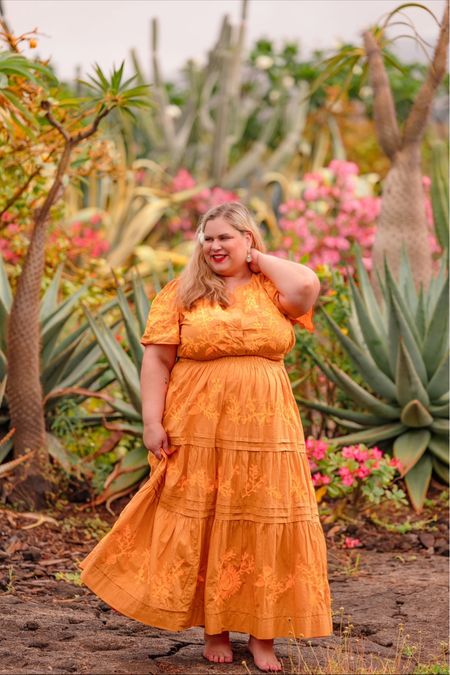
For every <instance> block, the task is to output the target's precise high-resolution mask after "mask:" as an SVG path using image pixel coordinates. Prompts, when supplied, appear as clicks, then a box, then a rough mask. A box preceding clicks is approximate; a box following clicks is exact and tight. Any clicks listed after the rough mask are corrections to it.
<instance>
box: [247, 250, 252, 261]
mask: <svg viewBox="0 0 450 675" xmlns="http://www.w3.org/2000/svg"><path fill="white" fill-rule="evenodd" d="M246 261H247V262H252V254H251V253H250V249H249V251H248V253H247V257H246Z"/></svg>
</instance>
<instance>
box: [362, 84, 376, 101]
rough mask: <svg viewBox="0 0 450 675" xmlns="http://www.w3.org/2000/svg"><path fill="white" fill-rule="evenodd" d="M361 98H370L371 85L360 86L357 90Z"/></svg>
mask: <svg viewBox="0 0 450 675" xmlns="http://www.w3.org/2000/svg"><path fill="white" fill-rule="evenodd" d="M359 93H360V96H361V98H370V97H371V96H372V94H373V89H372V87H369V86H368V85H366V86H365V87H361V89H360V90H359Z"/></svg>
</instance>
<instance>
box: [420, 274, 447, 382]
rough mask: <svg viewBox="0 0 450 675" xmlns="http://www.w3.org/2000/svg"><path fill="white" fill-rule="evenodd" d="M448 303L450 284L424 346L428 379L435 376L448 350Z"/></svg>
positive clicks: (439, 301) (436, 309) (445, 285)
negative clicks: (438, 364)
mask: <svg viewBox="0 0 450 675" xmlns="http://www.w3.org/2000/svg"><path fill="white" fill-rule="evenodd" d="M448 302H449V296H448V284H444V286H443V287H442V290H441V292H440V293H439V297H438V300H437V303H436V308H435V310H434V313H433V317H432V319H431V321H430V324H429V326H428V328H427V332H426V336H425V341H424V345H423V358H424V361H425V365H426V369H427V373H428V377H432V376H433V373H434V369H435V366H436V363H439V361H440V360H441V358H442V356H443V355H444V354H445V352H446V350H447V349H448Z"/></svg>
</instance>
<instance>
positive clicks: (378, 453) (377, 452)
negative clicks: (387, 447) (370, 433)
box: [369, 446, 383, 459]
mask: <svg viewBox="0 0 450 675" xmlns="http://www.w3.org/2000/svg"><path fill="white" fill-rule="evenodd" d="M369 453H370V456H371V457H374V458H375V459H381V458H382V457H383V453H382V452H381V450H380V448H378V447H376V446H375V447H374V448H370V450H369Z"/></svg>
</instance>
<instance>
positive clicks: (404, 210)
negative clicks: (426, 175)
mask: <svg viewBox="0 0 450 675" xmlns="http://www.w3.org/2000/svg"><path fill="white" fill-rule="evenodd" d="M403 246H404V247H405V248H406V251H407V253H408V256H409V260H410V263H411V268H412V271H413V273H414V281H415V283H416V286H417V288H418V287H419V285H420V284H421V283H423V284H424V287H425V288H426V287H427V286H428V284H429V281H430V279H431V275H432V258H431V249H430V244H429V241H428V227H427V219H426V214H425V196H424V190H423V185H422V172H421V168H420V144H418V143H417V144H414V145H409V146H406V147H404V148H402V149H401V150H399V151H398V152H397V153H396V155H395V157H394V160H393V162H392V166H391V168H390V170H389V173H388V175H387V176H386V178H385V181H384V185H383V199H382V202H381V213H380V216H379V220H378V227H377V229H376V235H375V241H374V245H373V249H372V260H373V269H374V270H375V269H376V270H378V272H379V273H380V276H381V277H382V278H383V276H384V271H383V270H384V255H385V254H386V259H387V262H388V265H389V268H390V269H391V271H392V273H393V274H394V276H395V277H397V275H398V269H399V263H400V260H401V251H402V247H403ZM374 276H375V275H373V276H372V283H373V285H374V286H375V287H377V284H376V279H375V278H374Z"/></svg>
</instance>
